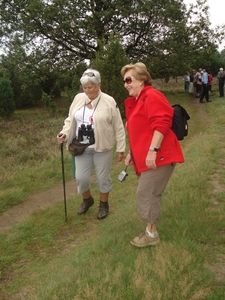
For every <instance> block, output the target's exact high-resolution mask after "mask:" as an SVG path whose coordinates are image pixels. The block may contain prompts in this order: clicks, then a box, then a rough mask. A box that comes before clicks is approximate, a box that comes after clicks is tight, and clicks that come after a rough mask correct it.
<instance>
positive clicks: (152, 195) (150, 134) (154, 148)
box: [121, 62, 184, 247]
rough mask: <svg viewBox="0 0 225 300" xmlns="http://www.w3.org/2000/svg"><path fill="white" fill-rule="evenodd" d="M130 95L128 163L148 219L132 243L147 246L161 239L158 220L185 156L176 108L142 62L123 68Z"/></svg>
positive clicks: (139, 204) (140, 207)
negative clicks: (155, 85) (174, 121)
mask: <svg viewBox="0 0 225 300" xmlns="http://www.w3.org/2000/svg"><path fill="white" fill-rule="evenodd" d="M121 75H122V77H123V82H124V87H125V88H126V89H127V91H128V93H129V96H130V97H129V98H127V99H126V100H125V102H124V104H125V114H126V120H127V126H126V128H127V132H128V136H129V143H130V151H129V153H128V154H127V156H126V158H125V165H126V166H129V165H133V166H134V169H135V171H136V174H137V175H138V176H139V181H138V186H137V191H136V203H137V209H138V213H139V215H140V217H141V219H142V220H143V221H145V222H146V223H147V226H146V229H145V231H144V232H143V233H142V234H141V235H140V236H137V237H135V238H134V239H133V240H132V241H131V244H132V245H134V246H136V247H145V246H150V245H156V244H158V243H159V241H160V239H159V234H158V232H157V228H156V225H157V222H158V221H159V219H160V204H161V198H162V194H163V191H164V189H165V188H166V185H167V183H168V181H169V179H170V177H171V175H172V173H173V171H174V168H175V165H176V163H183V162H184V157H183V153H182V150H181V147H180V144H179V141H178V139H177V137H176V135H175V134H174V132H173V131H172V130H171V126H172V119H173V114H174V110H173V108H172V106H171V105H170V103H169V102H168V100H167V99H166V98H165V96H164V95H163V94H162V93H161V92H159V91H158V90H156V89H154V88H153V87H152V86H151V85H152V82H151V76H150V74H149V72H148V71H147V68H146V66H145V65H144V64H143V63H141V62H138V63H136V64H129V65H125V66H124V67H123V68H122V69H121Z"/></svg>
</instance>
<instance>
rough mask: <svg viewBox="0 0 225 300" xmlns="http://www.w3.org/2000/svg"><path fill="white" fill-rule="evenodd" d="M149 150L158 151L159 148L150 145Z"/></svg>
mask: <svg viewBox="0 0 225 300" xmlns="http://www.w3.org/2000/svg"><path fill="white" fill-rule="evenodd" d="M149 150H151V151H155V152H158V150H159V149H158V148H155V147H153V146H150V148H149Z"/></svg>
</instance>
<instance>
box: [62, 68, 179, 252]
mask: <svg viewBox="0 0 225 300" xmlns="http://www.w3.org/2000/svg"><path fill="white" fill-rule="evenodd" d="M121 76H122V78H121V81H122V82H123V84H124V88H125V89H126V90H127V91H128V94H129V97H128V98H127V99H126V100H125V101H124V106H125V115H126V121H125V124H124V122H123V120H122V118H121V114H120V111H119V108H118V105H117V103H116V101H115V99H114V98H113V97H111V96H109V95H108V94H106V93H104V92H102V91H101V88H100V86H101V77H100V73H99V72H98V71H97V70H94V69H87V70H86V71H85V72H84V73H83V74H82V76H81V78H80V83H81V86H82V89H83V92H82V93H78V94H77V95H76V96H75V97H74V100H73V102H72V104H71V106H70V109H69V114H68V117H67V118H66V119H65V121H64V126H63V128H62V130H61V131H60V133H59V134H58V135H57V140H58V143H60V144H61V143H64V142H65V143H66V145H67V149H68V146H69V144H70V143H71V142H72V140H73V139H74V138H75V137H76V138H77V137H78V132H79V129H80V128H81V125H82V126H83V127H82V128H84V127H87V126H91V127H92V129H93V131H94V138H95V142H94V144H92V145H90V146H88V147H87V148H86V149H85V151H84V153H83V154H82V155H80V156H76V158H75V163H76V176H75V177H76V182H77V191H78V194H81V195H82V203H81V205H80V207H79V208H78V211H77V213H78V215H82V214H85V213H86V212H87V211H88V210H89V208H90V207H92V206H93V205H94V198H93V196H92V195H93V194H92V193H91V190H90V178H91V171H92V167H93V166H94V171H95V178H96V185H97V188H98V191H99V205H98V209H99V210H98V214H97V218H98V219H99V220H102V219H105V218H106V217H107V216H108V214H109V192H110V190H111V189H112V182H111V177H110V172H111V166H112V155H113V149H114V145H115V144H116V153H117V160H118V161H122V160H123V158H124V153H125V149H126V132H127V134H128V138H129V150H127V154H126V156H125V159H124V164H125V166H130V165H133V167H134V171H135V172H136V174H137V176H138V178H139V180H138V184H137V191H136V204H137V209H138V214H139V216H140V218H141V219H142V220H143V221H144V222H145V223H146V228H145V230H144V232H143V233H142V234H141V235H139V236H137V237H135V238H133V239H132V240H131V242H130V243H131V244H132V245H134V246H136V247H145V246H150V245H156V244H158V243H159V242H160V239H159V234H158V232H157V228H156V225H157V223H158V221H159V219H160V205H161V198H162V194H163V191H164V189H165V188H166V185H167V183H168V181H169V179H170V177H171V175H172V173H173V171H174V169H175V166H176V164H177V163H183V162H184V157H183V153H182V150H181V147H180V144H179V141H178V139H177V137H176V135H175V134H174V132H173V131H172V129H171V126H172V119H173V114H174V111H173V108H172V106H171V105H170V103H169V101H168V100H167V99H166V97H165V96H164V95H163V94H162V93H161V92H160V91H158V90H156V89H154V88H153V87H152V79H151V76H150V73H149V72H148V70H147V68H146V66H145V65H144V64H143V63H141V62H138V63H135V64H128V65H125V66H124V67H123V68H122V69H121ZM83 132H84V130H83ZM82 142H83V143H88V136H87V135H85V134H84V136H83V141H82ZM129 184H132V185H133V182H132V183H129ZM115 213H116V212H115Z"/></svg>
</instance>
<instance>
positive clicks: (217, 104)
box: [0, 90, 225, 300]
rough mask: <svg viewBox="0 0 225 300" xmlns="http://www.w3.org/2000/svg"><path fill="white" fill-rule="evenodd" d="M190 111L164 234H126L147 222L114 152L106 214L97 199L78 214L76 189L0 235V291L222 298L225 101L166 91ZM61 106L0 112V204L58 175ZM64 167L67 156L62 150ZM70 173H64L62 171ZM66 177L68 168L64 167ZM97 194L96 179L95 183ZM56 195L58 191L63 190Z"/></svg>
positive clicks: (22, 295)
mask: <svg viewBox="0 0 225 300" xmlns="http://www.w3.org/2000/svg"><path fill="white" fill-rule="evenodd" d="M166 95H167V97H168V99H169V100H170V102H171V104H172V103H180V104H182V105H183V106H184V107H185V108H186V109H187V111H188V113H189V114H190V116H191V120H190V121H189V135H188V137H187V138H186V139H185V140H184V141H182V142H181V145H182V148H183V151H184V155H185V161H186V162H185V163H184V164H181V165H178V166H177V167H176V170H175V172H174V174H173V176H172V178H171V180H170V182H169V184H168V186H167V188H166V190H165V192H164V195H163V201H162V212H161V220H160V222H159V224H158V231H159V233H160V238H161V243H160V244H159V245H157V246H156V247H149V248H143V249H136V248H135V247H133V246H132V245H130V244H129V241H130V239H132V238H133V237H134V236H136V235H138V234H139V233H140V232H141V231H143V229H144V228H145V224H144V222H142V221H141V220H140V218H139V216H138V214H137V211H136V204H135V192H136V184H137V178H136V176H135V174H134V172H133V170H132V168H128V173H129V176H128V177H127V178H126V181H125V182H123V183H120V182H118V180H117V176H118V174H119V173H120V172H121V170H122V169H123V168H124V165H123V163H117V162H116V159H115V156H114V161H113V167H112V181H113V190H112V192H111V193H110V215H109V217H108V218H107V219H105V220H102V221H100V222H99V221H98V220H97V219H96V214H97V209H98V208H97V203H96V204H95V205H94V206H93V207H92V208H91V209H90V210H89V211H88V213H87V214H86V215H84V216H77V215H76V213H75V211H76V209H77V207H78V206H79V201H80V197H79V196H76V197H75V200H74V198H71V199H68V201H67V202H68V204H67V206H68V207H67V209H68V221H67V222H65V221H64V218H63V212H62V203H56V204H54V205H52V206H51V207H48V208H46V209H44V210H41V211H39V212H36V213H34V214H31V215H30V216H29V217H28V218H26V219H25V220H22V221H21V222H19V223H17V224H16V225H15V226H13V227H12V228H11V229H9V230H8V231H6V232H4V233H3V234H0V257H1V260H0V270H1V273H0V291H1V293H0V294H1V296H0V299H1V300H8V299H10V300H13V299H26V300H27V299H28V300H29V299H31V300H36V299H37V300H42V299H43V300H48V299H49V300H50V299H51V300H56V299H58V300H64V299H65V300H76V299H77V300H78V299H79V300H80V299H93V300H95V299H103V300H104V299H107V300H108V299H109V300H110V299H116V300H117V299H118V300H124V299H125V300H126V299H129V300H142V299H143V300H145V299H146V300H151V299H152V300H158V299H160V300H183V299H184V300H190V299H191V300H202V299H204V300H214V299H216V300H218V299H219V300H220V299H221V300H222V299H224V296H225V287H224V280H225V277H224V275H223V274H224V270H225V247H224V244H225V219H224V215H225V214H224V213H225V208H224V203H225V200H224V199H225V195H224V194H225V171H224V170H225V168H224V165H225V160H224V126H225V119H224V113H225V105H224V102H223V100H221V99H220V98H218V97H217V96H216V95H215V96H213V97H212V100H213V101H212V103H209V104H204V105H199V104H198V103H197V101H198V100H197V99H196V100H194V101H190V98H189V96H188V95H184V94H183V93H181V92H179V91H178V92H173V91H170V90H168V91H167V92H166ZM64 117H65V111H64V112H63V113H62V112H60V113H57V114H56V116H55V117H52V116H50V115H49V114H48V113H47V112H43V111H39V110H38V111H37V110H35V111H30V110H29V111H17V112H16V115H15V116H14V118H13V119H12V120H11V121H8V122H3V121H1V127H2V132H1V141H2V143H1V145H0V151H1V157H2V158H3V163H2V164H1V167H0V171H1V172H0V174H1V175H0V176H1V178H0V179H1V192H0V203H1V204H0V205H1V210H2V211H4V210H7V209H8V208H9V207H12V206H14V205H15V204H17V203H19V202H23V201H25V200H26V199H27V197H28V196H29V195H30V194H32V193H34V192H36V191H38V190H40V189H47V188H49V187H51V186H54V185H55V184H57V183H61V166H60V152H59V148H58V145H57V144H56V138H55V137H56V134H57V133H58V131H59V130H60V128H61V125H62V122H63V119H64ZM65 168H66V174H71V173H72V172H71V157H70V156H69V154H65ZM68 177H70V176H68ZM71 178H72V174H71ZM92 190H93V193H94V198H95V199H97V191H96V189H95V183H94V182H92ZM62 200H63V199H62Z"/></svg>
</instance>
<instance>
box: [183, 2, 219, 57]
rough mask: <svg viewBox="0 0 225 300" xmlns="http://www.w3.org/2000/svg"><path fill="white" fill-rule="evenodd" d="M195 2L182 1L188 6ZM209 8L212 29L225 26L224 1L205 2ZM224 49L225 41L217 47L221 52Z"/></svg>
mask: <svg viewBox="0 0 225 300" xmlns="http://www.w3.org/2000/svg"><path fill="white" fill-rule="evenodd" d="M195 2H196V1H195V0H184V3H186V4H190V3H195ZM207 4H208V6H209V14H210V22H211V23H212V27H215V26H216V25H222V24H225V0H207ZM224 47H225V40H224V42H223V43H222V44H221V45H220V46H219V51H221V50H223V49H224Z"/></svg>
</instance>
